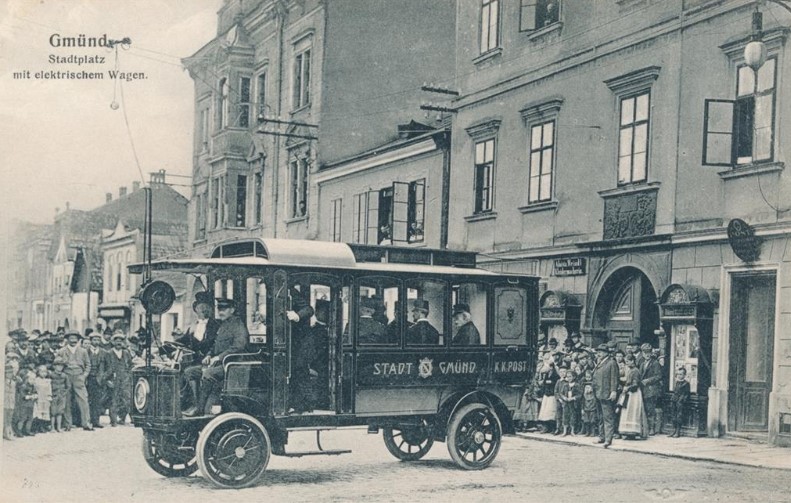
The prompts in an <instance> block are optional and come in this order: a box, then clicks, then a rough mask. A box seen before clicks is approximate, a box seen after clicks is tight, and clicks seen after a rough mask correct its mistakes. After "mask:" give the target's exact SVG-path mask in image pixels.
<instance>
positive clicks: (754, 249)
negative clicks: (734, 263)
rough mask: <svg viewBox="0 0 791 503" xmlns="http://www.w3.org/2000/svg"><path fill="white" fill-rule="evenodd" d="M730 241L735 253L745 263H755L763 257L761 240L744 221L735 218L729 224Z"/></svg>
mask: <svg viewBox="0 0 791 503" xmlns="http://www.w3.org/2000/svg"><path fill="white" fill-rule="evenodd" d="M728 241H729V242H730V244H731V249H733V253H735V254H736V256H737V257H739V258H740V259H742V260H744V261H745V262H755V261H756V260H758V257H760V256H761V238H759V237H758V236H756V235H755V230H754V229H753V228H752V226H750V224H748V223H747V222H745V221H744V220H741V219H739V218H734V219H733V220H731V221H730V222H728Z"/></svg>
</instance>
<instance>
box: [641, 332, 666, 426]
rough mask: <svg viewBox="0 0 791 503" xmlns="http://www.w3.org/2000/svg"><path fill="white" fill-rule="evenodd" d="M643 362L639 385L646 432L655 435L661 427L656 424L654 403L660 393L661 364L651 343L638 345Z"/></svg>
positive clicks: (655, 403)
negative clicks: (646, 417)
mask: <svg viewBox="0 0 791 503" xmlns="http://www.w3.org/2000/svg"><path fill="white" fill-rule="evenodd" d="M640 351H641V352H642V354H643V362H642V365H641V366H640V367H639V368H640V386H641V387H642V390H643V406H644V407H645V415H646V416H648V434H649V435H655V434H656V430H657V429H659V430H661V429H662V424H661V422H660V424H656V422H657V421H656V405H657V401H658V400H659V398H660V396H661V395H662V366H661V365H659V360H658V359H657V356H656V355H655V354H654V352H653V350H652V348H651V345H650V344H648V343H647V342H644V343H643V344H642V345H641V346H640Z"/></svg>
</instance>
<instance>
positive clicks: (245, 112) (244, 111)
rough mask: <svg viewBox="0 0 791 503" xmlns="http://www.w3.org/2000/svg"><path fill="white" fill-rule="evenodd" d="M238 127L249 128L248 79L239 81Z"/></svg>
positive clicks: (243, 78)
mask: <svg viewBox="0 0 791 503" xmlns="http://www.w3.org/2000/svg"><path fill="white" fill-rule="evenodd" d="M239 127H244V128H247V127H250V77H241V78H240V79H239Z"/></svg>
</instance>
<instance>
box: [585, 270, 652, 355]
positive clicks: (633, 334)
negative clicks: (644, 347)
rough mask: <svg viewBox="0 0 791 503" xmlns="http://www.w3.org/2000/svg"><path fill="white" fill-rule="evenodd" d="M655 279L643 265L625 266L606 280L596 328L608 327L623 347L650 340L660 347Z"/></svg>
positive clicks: (598, 301)
mask: <svg viewBox="0 0 791 503" xmlns="http://www.w3.org/2000/svg"><path fill="white" fill-rule="evenodd" d="M656 300H657V299H656V292H655V290H654V287H653V286H652V285H651V281H649V279H648V278H647V277H646V275H645V274H643V273H642V272H641V271H640V270H639V269H636V268H634V267H624V268H622V269H619V270H617V271H616V272H614V273H613V274H612V276H610V278H609V279H608V280H607V281H606V282H605V283H604V286H603V288H602V290H601V293H600V294H599V298H598V299H597V302H596V311H595V316H594V323H595V328H596V329H598V330H602V329H604V330H606V331H607V332H608V333H609V337H610V338H611V339H613V340H615V342H616V343H617V344H618V347H619V348H621V349H623V348H624V347H625V346H626V344H627V343H629V342H637V343H643V342H648V343H650V344H651V346H653V347H658V340H657V339H658V338H657V335H656V334H655V333H654V330H655V329H656V328H658V327H659V308H658V307H657V302H656Z"/></svg>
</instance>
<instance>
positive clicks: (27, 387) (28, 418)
mask: <svg viewBox="0 0 791 503" xmlns="http://www.w3.org/2000/svg"><path fill="white" fill-rule="evenodd" d="M20 375H21V378H20V381H19V384H18V385H17V388H16V409H17V411H16V412H17V416H16V417H17V432H19V434H20V435H26V436H33V435H34V433H33V430H32V426H33V408H34V406H35V403H36V399H37V398H38V397H37V396H36V373H35V372H33V371H32V370H29V369H28V370H26V369H22V370H21V371H20Z"/></svg>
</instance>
